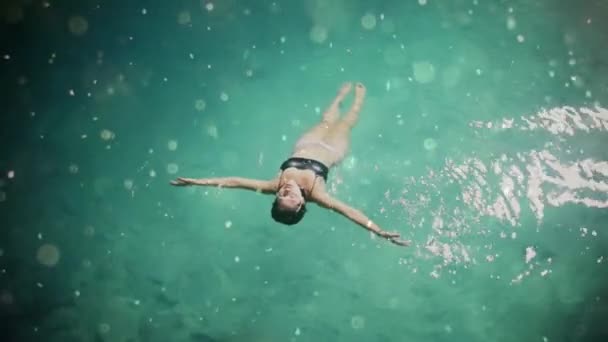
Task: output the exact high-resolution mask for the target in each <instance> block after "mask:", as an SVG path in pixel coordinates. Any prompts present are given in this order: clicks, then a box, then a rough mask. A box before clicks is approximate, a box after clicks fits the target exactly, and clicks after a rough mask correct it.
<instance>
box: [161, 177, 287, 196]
mask: <svg viewBox="0 0 608 342" xmlns="http://www.w3.org/2000/svg"><path fill="white" fill-rule="evenodd" d="M171 185H175V186H189V185H200V186H216V187H219V188H238V189H247V190H253V191H258V192H262V193H265V194H274V193H276V192H277V182H276V181H275V180H270V181H267V180H259V179H249V178H241V177H220V178H183V177H179V178H177V179H176V180H173V181H171Z"/></svg>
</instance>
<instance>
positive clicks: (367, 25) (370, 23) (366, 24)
mask: <svg viewBox="0 0 608 342" xmlns="http://www.w3.org/2000/svg"><path fill="white" fill-rule="evenodd" d="M361 26H363V28H364V29H366V30H373V29H374V28H376V16H375V15H374V14H372V13H367V14H365V15H364V16H363V17H361Z"/></svg>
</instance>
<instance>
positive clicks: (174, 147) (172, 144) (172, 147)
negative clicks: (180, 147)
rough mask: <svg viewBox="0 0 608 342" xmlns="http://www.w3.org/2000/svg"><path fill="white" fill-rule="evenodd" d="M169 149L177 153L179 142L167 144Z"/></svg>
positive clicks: (174, 141) (173, 141) (172, 141)
mask: <svg viewBox="0 0 608 342" xmlns="http://www.w3.org/2000/svg"><path fill="white" fill-rule="evenodd" d="M167 148H168V149H169V151H175V150H177V141H176V140H169V142H167Z"/></svg>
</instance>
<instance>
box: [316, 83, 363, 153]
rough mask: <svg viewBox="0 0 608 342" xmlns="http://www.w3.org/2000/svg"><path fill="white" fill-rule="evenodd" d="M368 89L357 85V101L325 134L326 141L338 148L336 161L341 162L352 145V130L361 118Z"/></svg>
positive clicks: (359, 84)
mask: <svg viewBox="0 0 608 342" xmlns="http://www.w3.org/2000/svg"><path fill="white" fill-rule="evenodd" d="M365 93H366V89H365V86H364V85H363V84H361V83H357V84H356V86H355V101H354V102H353V105H352V106H351V108H350V110H349V111H348V112H347V113H346V115H344V117H343V118H342V119H341V120H340V121H338V122H336V123H335V124H333V126H332V127H330V129H329V132H328V133H327V135H326V136H325V139H324V141H326V142H327V143H328V144H329V145H331V146H332V147H333V148H335V150H336V152H337V153H336V161H335V162H336V163H337V162H339V161H340V160H341V159H342V158H344V156H345V155H346V153H347V152H348V147H349V145H350V131H351V130H352V128H353V127H354V126H355V125H356V124H357V121H358V120H359V112H360V111H361V107H362V106H363V101H364V100H365Z"/></svg>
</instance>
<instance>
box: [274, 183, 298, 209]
mask: <svg viewBox="0 0 608 342" xmlns="http://www.w3.org/2000/svg"><path fill="white" fill-rule="evenodd" d="M277 202H278V204H279V207H281V209H286V210H293V211H298V210H300V208H301V207H302V205H303V204H304V196H302V191H301V190H300V188H299V187H298V184H297V183H296V182H294V181H291V180H290V181H287V182H286V183H285V184H283V186H282V187H281V188H280V189H279V191H278V192H277Z"/></svg>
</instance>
